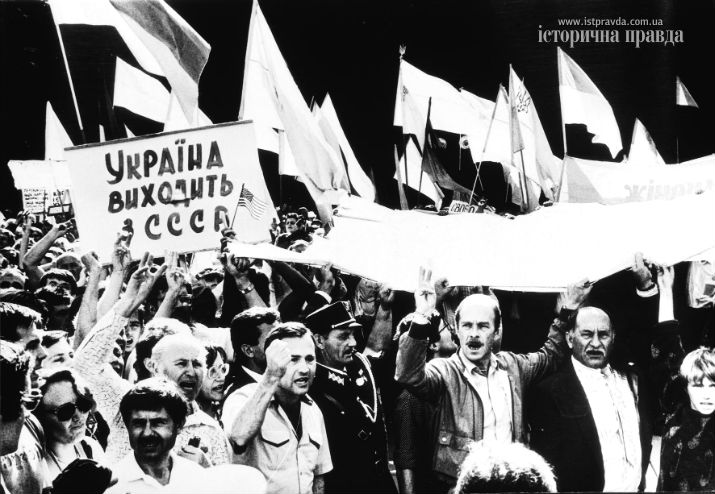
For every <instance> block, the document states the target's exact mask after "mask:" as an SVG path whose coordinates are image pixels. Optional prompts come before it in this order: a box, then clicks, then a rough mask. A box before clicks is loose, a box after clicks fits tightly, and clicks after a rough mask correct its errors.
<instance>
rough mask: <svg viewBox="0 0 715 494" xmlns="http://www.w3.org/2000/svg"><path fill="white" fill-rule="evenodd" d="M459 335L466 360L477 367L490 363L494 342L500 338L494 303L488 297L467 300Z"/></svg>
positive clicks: (463, 308) (462, 312) (463, 306)
mask: <svg viewBox="0 0 715 494" xmlns="http://www.w3.org/2000/svg"><path fill="white" fill-rule="evenodd" d="M474 297H476V296H474ZM457 335H458V336H459V343H460V352H462V356H463V357H464V358H466V359H467V360H468V361H470V362H471V363H473V364H475V365H476V364H479V363H485V362H486V361H488V360H489V359H490V358H491V354H492V349H493V348H494V342H495V340H496V339H497V337H498V336H499V328H497V327H496V321H495V316H494V301H492V300H491V299H489V297H486V296H484V297H483V298H481V297H480V298H471V297H468V298H467V299H465V301H464V302H463V305H462V308H461V309H460V314H459V324H458V326H457Z"/></svg>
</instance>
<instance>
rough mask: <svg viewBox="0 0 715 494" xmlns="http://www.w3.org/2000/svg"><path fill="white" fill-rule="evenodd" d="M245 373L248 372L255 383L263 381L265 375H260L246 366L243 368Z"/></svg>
mask: <svg viewBox="0 0 715 494" xmlns="http://www.w3.org/2000/svg"><path fill="white" fill-rule="evenodd" d="M241 367H242V368H243V370H244V371H246V374H248V375H249V376H250V377H252V378H253V380H254V381H256V382H257V383H258V382H261V379H263V374H259V373H258V372H253V371H252V370H251V369H249V368H248V367H246V366H245V365H242V366H241Z"/></svg>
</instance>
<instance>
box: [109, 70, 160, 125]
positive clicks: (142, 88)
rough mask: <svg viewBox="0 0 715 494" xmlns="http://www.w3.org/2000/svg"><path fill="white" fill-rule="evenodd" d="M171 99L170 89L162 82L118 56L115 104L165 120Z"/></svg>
mask: <svg viewBox="0 0 715 494" xmlns="http://www.w3.org/2000/svg"><path fill="white" fill-rule="evenodd" d="M169 100H170V96H169V91H167V89H166V88H165V87H164V85H163V84H162V83H161V82H159V81H158V80H157V79H154V78H153V77H152V76H150V75H147V74H145V73H144V72H142V71H141V70H139V69H136V68H134V67H132V66H131V65H129V64H128V63H126V62H125V61H124V60H122V59H121V58H119V57H117V63H116V68H115V71H114V103H113V104H114V106H119V107H122V108H125V109H127V110H129V111H130V112H132V113H136V114H137V115H141V116H143V117H146V118H148V119H151V120H154V121H155V122H164V120H165V119H166V116H167V115H168V112H169Z"/></svg>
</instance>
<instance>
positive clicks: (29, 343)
mask: <svg viewBox="0 0 715 494" xmlns="http://www.w3.org/2000/svg"><path fill="white" fill-rule="evenodd" d="M39 323H40V315H39V314H38V313H37V312H35V311H34V310H32V309H28V308H27V307H24V306H22V305H17V304H11V303H8V302H0V338H2V339H3V340H5V341H9V342H11V343H16V344H17V345H19V346H20V347H21V348H22V349H24V350H27V351H28V352H29V353H30V355H32V358H33V363H32V369H34V368H35V367H36V365H38V364H39V362H40V361H41V360H42V359H43V358H45V356H46V355H47V354H46V352H45V349H44V348H43V346H42V332H41V331H39V330H38V329H37V324H39Z"/></svg>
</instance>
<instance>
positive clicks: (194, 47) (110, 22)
mask: <svg viewBox="0 0 715 494" xmlns="http://www.w3.org/2000/svg"><path fill="white" fill-rule="evenodd" d="M51 7H52V15H53V18H54V21H55V23H57V24H58V25H60V24H89V25H99V26H102V25H106V26H114V27H115V28H116V29H117V31H118V32H119V34H120V36H121V37H122V39H123V40H124V42H125V43H126V45H127V47H128V48H129V50H130V51H131V52H132V54H133V55H134V57H135V58H136V59H137V62H139V64H140V65H141V66H142V68H144V69H145V70H146V71H147V72H150V73H152V74H157V75H162V76H164V77H166V78H167V80H168V81H169V84H170V85H171V90H172V92H174V93H175V94H176V97H177V99H178V102H179V104H180V105H181V108H182V110H183V112H184V114H185V116H186V119H187V120H188V121H189V122H190V123H191V126H196V125H197V119H198V116H199V113H198V111H197V109H198V100H199V78H200V77H201V73H202V72H203V69H204V66H205V65H206V62H207V61H208V57H209V52H210V51H211V46H209V44H208V43H207V42H206V41H205V40H204V39H203V38H202V37H201V36H200V35H199V34H198V33H197V32H196V31H195V30H194V29H193V28H192V27H191V26H190V25H189V24H188V23H187V22H186V21H185V20H184V19H183V18H181V16H179V15H178V14H177V13H176V12H175V11H174V10H173V9H172V8H171V7H170V6H169V5H168V4H167V3H166V2H165V1H164V0H132V1H125V0H52V1H51Z"/></svg>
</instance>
